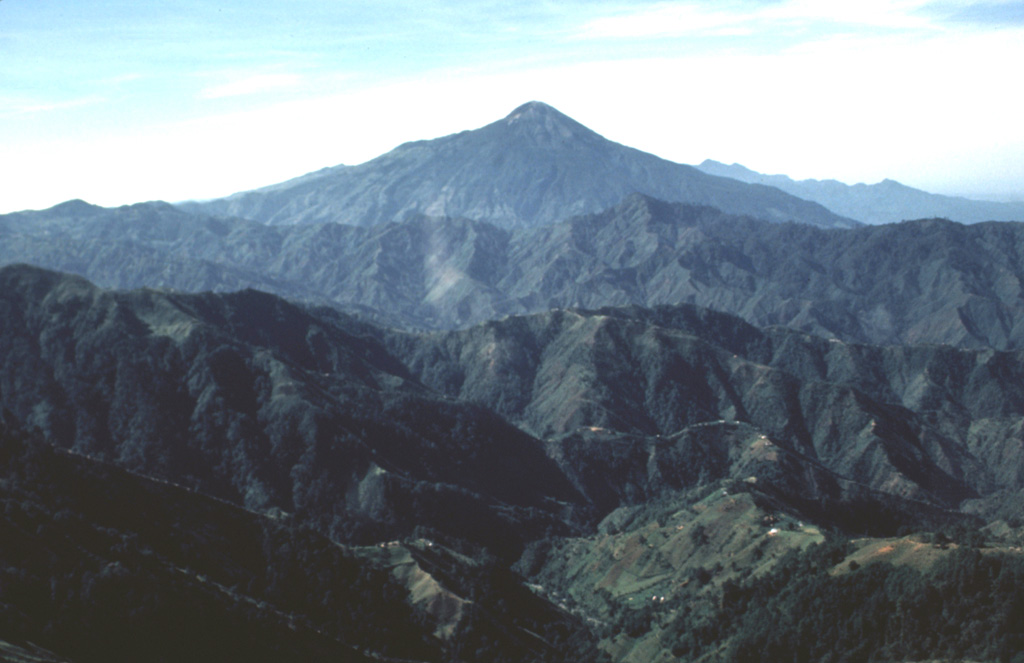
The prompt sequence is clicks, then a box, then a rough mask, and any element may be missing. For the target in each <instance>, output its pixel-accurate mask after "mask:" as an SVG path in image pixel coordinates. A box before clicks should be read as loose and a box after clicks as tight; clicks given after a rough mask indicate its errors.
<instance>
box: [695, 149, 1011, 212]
mask: <svg viewBox="0 0 1024 663" xmlns="http://www.w3.org/2000/svg"><path fill="white" fill-rule="evenodd" d="M697 168H699V169H700V170H701V172H704V173H707V174H708V175H718V176H719V177H731V178H732V179H734V180H738V181H740V182H747V183H749V184H764V185H766V186H772V187H775V188H776V189H779V190H780V191H785V192H786V193H788V194H791V195H794V196H796V197H798V198H803V199H804V200H813V201H814V202H816V203H819V204H820V205H822V206H824V207H827V208H828V209H830V210H832V211H833V212H835V213H836V214H840V215H842V216H845V217H848V218H851V219H856V220H857V221H860V222H861V223H872V224H878V223H898V222H900V221H906V220H908V219H923V218H942V219H949V220H951V221H958V222H960V223H979V222H982V221H1024V203H1019V202H1014V203H1000V202H993V201H987V200H971V199H969V198H962V197H958V196H940V195H938V194H934V193H928V192H926V191H921V190H920V189H914V188H913V187H909V186H906V185H904V184H900V183H899V182H897V181H895V180H890V179H886V180H883V181H881V182H879V183H877V184H854V185H852V186H851V185H848V184H843V183H842V182H837V181H836V180H793V179H792V178H790V177H787V176H786V175H764V174H762V173H758V172H755V171H753V170H750V169H749V168H745V167H744V166H741V165H740V164H737V163H734V164H732V165H726V164H724V163H719V162H718V161H713V160H711V159H707V160H705V161H703V162H702V163H701V164H700V165H698V166H697Z"/></svg>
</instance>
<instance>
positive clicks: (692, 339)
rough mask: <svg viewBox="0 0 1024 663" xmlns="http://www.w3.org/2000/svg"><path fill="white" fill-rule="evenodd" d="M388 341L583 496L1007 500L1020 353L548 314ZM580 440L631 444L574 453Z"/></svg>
mask: <svg viewBox="0 0 1024 663" xmlns="http://www.w3.org/2000/svg"><path fill="white" fill-rule="evenodd" d="M390 345H391V347H392V348H393V351H394V352H395V354H396V355H397V356H400V357H404V358H405V362H406V364H407V365H408V366H409V368H410V370H411V371H412V372H413V373H414V374H416V375H417V376H419V377H420V379H421V380H422V381H423V382H424V383H425V384H427V385H429V386H431V387H433V388H434V389H437V390H438V391H441V392H442V393H446V394H448V395H450V396H451V397H452V398H457V399H461V400H466V401H470V402H477V403H480V404H481V405H485V406H487V407H489V408H492V409H494V410H495V411H497V412H499V413H500V414H502V415H503V416H505V417H507V418H509V419H510V420H512V421H515V422H518V423H519V424H520V425H521V426H523V427H524V428H526V429H527V430H530V431H533V432H534V433H535V434H537V435H540V436H545V437H549V438H553V440H551V441H549V443H548V444H549V453H552V455H553V456H554V457H556V458H563V465H564V466H565V467H567V468H571V469H567V470H566V471H567V472H568V473H569V474H570V476H573V477H574V480H575V481H576V482H577V485H578V487H580V489H581V491H582V492H584V493H586V494H588V495H589V496H590V497H591V499H594V500H605V501H609V500H610V502H611V503H622V502H623V501H625V500H624V496H627V493H628V491H629V490H634V491H640V492H638V493H636V495H635V496H634V497H635V498H636V499H641V500H642V499H644V498H645V496H646V497H651V496H653V495H656V494H657V493H658V492H659V491H660V490H662V489H663V488H664V487H665V486H671V487H672V488H673V489H675V490H680V489H686V488H689V487H693V486H695V485H699V484H700V483H701V481H707V480H710V479H719V478H728V477H739V476H744V472H749V473H750V474H752V475H754V476H758V477H759V479H760V480H767V481H768V482H769V483H770V484H773V485H775V486H776V488H778V489H779V490H781V491H783V492H785V493H788V494H790V495H800V494H803V495H805V496H809V495H814V494H819V495H827V494H832V495H833V496H834V495H838V494H839V493H840V492H842V490H845V489H847V488H848V486H849V482H853V483H855V484H857V485H860V486H866V487H870V488H871V489H872V490H874V491H878V492H881V493H888V494H891V495H896V496H902V497H911V498H914V499H917V500H926V501H930V502H933V503H936V504H942V505H946V506H959V505H962V504H963V503H964V501H965V500H969V499H973V498H978V497H986V498H991V499H990V500H989V501H987V502H985V503H986V504H989V505H990V506H993V507H997V506H998V504H999V500H1000V499H1002V497H1001V496H1003V495H1005V494H1013V493H1016V492H1017V491H1020V490H1021V489H1022V488H1024V480H1022V478H1024V474H1022V468H1024V456H1021V455H1020V453H1019V451H1014V449H1016V448H1017V447H1019V434H1020V427H1021V425H1022V423H1024V390H1022V389H1021V386H1020V385H1021V384H1022V382H1024V356H1022V355H1021V354H1020V353H998V352H994V351H991V350H982V351H964V350H954V349H952V348H948V347H939V346H921V347H888V348H879V347H871V346H859V345H850V344H846V343H842V342H837V341H828V340H825V339H821V338H817V337H813V336H809V335H805V334H800V333H797V332H793V331H789V330H783V329H774V330H768V331H761V330H758V329H756V328H753V327H751V326H749V325H747V324H745V323H743V322H741V321H739V320H737V319H735V318H731V317H729V316H724V315H721V314H715V313H712V312H709V311H706V310H701V309H695V308H691V307H680V308H664V309H657V310H654V311H646V310H638V309H607V310H602V311H599V312H582V311H560V312H552V313H548V314H542V315H536V316H529V317H523V318H518V317H517V318H510V319H508V320H504V321H498V322H491V323H488V324H486V325H483V326H479V327H475V328H472V329H468V330H464V331H460V332H449V333H445V334H431V335H417V336H410V335H397V336H395V337H394V338H393V340H392V341H391V343H390ZM714 422H718V423H717V424H715V426H717V428H715V427H712V428H708V426H709V425H711V424H712V423H714ZM728 422H741V423H744V424H747V425H750V426H751V428H749V429H744V430H742V431H739V432H737V431H734V430H732V429H730V428H729V426H727V425H726V424H728ZM730 425H734V424H730ZM695 426H697V428H694V427H695ZM591 428H593V429H594V430H601V431H617V432H619V433H625V434H627V435H629V436H634V438H633V439H632V440H630V438H628V437H627V438H621V439H619V441H616V438H614V437H612V438H608V439H607V440H604V441H602V440H603V438H601V436H600V435H599V436H598V437H597V438H594V439H593V440H592V443H584V440H582V439H580V438H579V435H580V434H581V431H582V432H583V433H584V434H585V431H587V430H589V429H591ZM586 436H589V437H586ZM590 437H592V436H591V435H590V434H585V439H590ZM729 440H733V441H729ZM574 449H576V451H574ZM737 454H738V455H737ZM744 454H747V455H744ZM750 454H753V455H750ZM574 456H576V457H577V459H576V460H570V461H569V462H565V461H564V459H565V458H572V457H574ZM765 457H771V458H772V459H773V460H772V462H771V463H768V464H766V465H759V466H758V467H760V470H758V471H757V472H755V471H753V469H751V468H753V467H754V466H756V465H757V463H758V462H759V461H760V460H763V458H765ZM673 458H675V460H672V459H673ZM755 461H757V462H755ZM602 463H603V464H604V466H603V467H602V466H601V464H602ZM736 463H739V465H737V464H736ZM752 463H753V464H752ZM591 464H592V465H593V466H592V467H590V468H589V469H583V468H587V466H588V465H591ZM740 467H746V468H747V470H740V469H739V468H740ZM587 476H590V477H592V478H593V479H594V482H596V483H594V482H592V485H588V483H587V481H588V479H586V478H585V477H587ZM581 477H584V478H582V479H581ZM701 477H703V479H701ZM609 481H611V482H612V483H608V482H609ZM666 482H667V483H666ZM673 482H675V483H673ZM830 486H831V487H830Z"/></svg>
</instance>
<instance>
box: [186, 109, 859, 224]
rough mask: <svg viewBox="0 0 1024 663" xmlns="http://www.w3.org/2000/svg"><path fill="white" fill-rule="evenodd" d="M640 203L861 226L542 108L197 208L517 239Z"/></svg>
mask: <svg viewBox="0 0 1024 663" xmlns="http://www.w3.org/2000/svg"><path fill="white" fill-rule="evenodd" d="M633 193H640V194H644V195H648V196H653V197H655V198H659V199H662V200H667V201H669V202H684V203H693V204H699V205H709V206H712V207H717V208H719V209H721V210H723V211H726V212H729V213H733V214H744V215H749V216H754V217H757V218H761V219H766V220H769V221H797V222H801V223H808V224H812V225H817V226H822V227H850V226H854V225H856V222H854V221H851V220H850V219H846V218H843V217H841V216H838V215H836V214H834V213H832V212H830V211H828V210H827V209H825V208H824V207H822V206H820V205H818V204H816V203H810V202H807V201H804V200H801V199H799V198H796V197H794V196H791V195H788V194H786V193H783V192H781V191H779V190H778V189H774V188H772V187H766V186H760V185H755V184H746V183H742V182H737V181H735V180H732V179H729V178H724V177H715V176H712V175H706V174H704V173H702V172H700V171H699V170H697V169H696V168H693V167H692V166H685V165H682V164H678V163H673V162H671V161H666V160H665V159H661V158H659V157H656V156H654V155H652V154H648V153H645V152H641V151H639V150H635V149H632V148H629V147H625V146H623V145H620V144H618V143H615V142H612V141H610V140H607V139H605V138H603V137H602V136H600V135H599V134H597V133H595V132H593V131H591V130H590V129H588V128H587V127H585V126H583V125H582V124H580V123H579V122H576V121H575V120H573V119H571V118H569V117H567V116H566V115H563V114H562V113H560V112H559V111H557V110H555V109H554V108H552V107H551V106H548V105H547V104H544V103H541V102H539V101H531V102H529V103H527V104H523V105H522V106H519V107H518V108H516V109H515V110H514V111H512V112H511V113H510V114H509V115H507V116H506V117H504V118H502V119H501V120H498V121H497V122H493V123H491V124H488V125H487V126H484V127H481V128H479V129H475V130H472V131H463V132H460V133H457V134H453V135H450V136H444V137H441V138H436V139H433V140H423V141H415V142H411V143H405V144H404V145H400V146H399V147H397V148H395V149H394V150H392V151H391V152H388V153H387V154H384V155H382V156H380V157H377V158H376V159H373V160H371V161H368V162H366V163H364V164H360V165H358V166H348V167H346V166H336V167H334V168H327V169H324V170H321V171H318V172H315V173H310V174H308V175H304V176H302V177H299V178H296V179H294V180H290V181H288V182H284V183H281V184H277V185H273V186H270V187H267V188H264V189H258V190H256V191H250V192H245V193H239V194H235V195H233V196H230V197H228V198H224V199H220V200H214V201H209V202H205V203H190V204H188V207H190V208H192V209H195V210H200V211H204V212H208V213H213V214H225V215H233V216H240V217H244V218H248V219H254V220H257V221H262V222H265V223H271V224H294V223H308V222H338V223H344V224H349V225H356V226H366V225H376V224H379V223H386V222H388V221H394V220H401V219H404V218H408V217H409V216H413V215H417V214H427V215H431V216H453V217H466V218H470V219H474V220H479V221H486V222H489V223H492V224H495V225H497V226H500V227H503V228H517V227H533V226H541V225H548V224H551V223H555V222H558V221H561V220H563V219H565V218H567V217H570V216H574V215H578V214H588V213H594V212H598V211H600V210H603V209H607V208H608V207H611V206H613V205H615V204H617V203H618V202H619V201H621V200H622V199H623V198H625V197H626V196H628V195H630V194H633Z"/></svg>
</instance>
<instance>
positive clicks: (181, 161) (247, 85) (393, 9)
mask: <svg viewBox="0 0 1024 663" xmlns="http://www.w3.org/2000/svg"><path fill="white" fill-rule="evenodd" d="M1021 63H1024V3H1022V2H1020V0H1012V1H997V2H992V1H989V2H971V1H947V2H932V1H926V0H893V1H888V2H878V1H876V0H861V1H860V2H831V1H829V2H825V1H821V0H770V1H757V0H747V1H744V0H735V1H734V0H724V1H717V2H711V1H707V0H704V1H685V2H628V3H627V2H618V1H615V2H612V1H605V0H594V1H588V2H582V1H577V2H573V1H569V2H551V1H547V0H521V1H519V2H515V3H509V2H490V1H483V2H469V1H462V2H453V1H440V0H434V1H431V0H420V1H417V2H412V1H407V0H382V1H378V2H374V3H355V2H323V1H321V2H312V1H308V0H293V1H292V2H263V1H261V0H250V1H249V2H234V1H230V2H227V1H225V2H196V1H188V0H181V1H178V2H164V1H162V0H154V1H149V2H138V1H135V2H112V1H106V0H90V2H87V3H72V2H68V1H67V0H2V1H0V148H2V149H3V155H4V158H3V160H2V163H0V212H6V211H12V210H16V209H28V208H42V207H48V206H50V205H53V204H56V203H58V202H61V201H63V200H67V199H70V198H83V199H85V200H88V201H90V202H93V203H96V204H102V205H119V204H126V203H132V202H137V201H140V200H151V199H163V200H170V201H175V200H183V199H188V198H207V197H214V196H220V195H226V194H230V193H233V192H235V191H240V190H244V189H250V188H254V187H257V186H262V185H266V184H270V183H274V182H278V181H281V180H284V179H288V178H290V177H294V176H297V175H300V174H302V173H305V172H308V171H311V170H316V169H318V168H322V167H324V166H331V165H336V164H339V163H345V164H356V163H361V162H363V161H366V160H368V159H370V158H373V157H374V156H377V155H379V154H382V153H384V152H386V151H388V150H390V149H392V148H393V147H395V146H396V145H398V144H399V143H401V142H404V141H407V140H415V139H421V138H433V137H436V136H441V135H445V134H449V133H452V132H455V131H460V130H463V129H471V128H476V127H479V126H482V125H484V124H487V123H489V122H492V121H494V120H497V119H499V118H501V117H503V116H504V115H506V114H508V113H509V112H510V111H511V110H512V109H513V108H514V107H516V106H518V105H519V104H521V103H523V102H525V101H529V100H533V99H536V100H541V101H545V102H547V103H549V104H551V105H553V106H555V107H556V108H558V109H559V110H561V111H563V112H565V113H567V114H568V115H570V116H572V117H574V118H575V119H577V120H579V121H580V122H582V123H583V124H585V125H587V126H589V127H591V128H592V129H594V130H595V131H597V132H599V133H601V134H602V135H604V136H605V137H607V138H610V139H612V140H616V141H618V142H621V143H624V144H627V145H630V146H633V147H637V148H639V149H643V150H645V151H648V152H652V153H654V154H657V155H659V156H662V157H664V158H667V159H671V160H673V161H678V162H682V163H691V164H695V163H699V162H700V161H703V160H704V159H706V158H710V159H716V160H718V161H723V162H726V163H732V162H738V163H742V164H744V165H746V166H748V167H750V168H753V169H755V170H758V171H761V172H767V173H784V174H788V175H790V176H793V177H796V178H806V177H814V178H818V179H826V178H835V179H839V180H841V181H844V182H847V183H856V182H867V183H872V182H877V181H879V180H881V179H883V178H886V177H889V178H893V179H897V180H899V181H901V182H904V183H906V184H909V185H911V186H916V187H919V188H923V189H926V190H929V191H935V192H939V193H951V194H963V195H970V196H975V197H992V198H1004V199H1018V200H1022V199H1024V122H1021V120H1020V118H1021V117H1024V86H1022V85H1021V84H1020V82H1019V78H1020V74H1019V70H1020V66H1021Z"/></svg>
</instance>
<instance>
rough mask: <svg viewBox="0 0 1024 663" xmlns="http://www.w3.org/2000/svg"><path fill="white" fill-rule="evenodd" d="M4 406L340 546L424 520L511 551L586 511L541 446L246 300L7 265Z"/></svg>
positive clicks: (340, 340) (359, 346)
mask: <svg viewBox="0 0 1024 663" xmlns="http://www.w3.org/2000/svg"><path fill="white" fill-rule="evenodd" d="M0 404H2V406H3V407H4V408H7V410H9V411H10V412H11V413H12V415H13V416H14V417H15V418H16V420H17V421H20V422H24V424H25V425H26V426H28V427H31V428H34V429H37V430H39V431H40V432H41V434H43V435H45V436H46V438H47V439H48V440H49V441H51V442H52V443H54V444H56V445H58V446H60V447H64V448H69V449H73V450H74V451H75V452H77V453H80V454H86V455H89V456H90V457H95V458H97V459H102V460H105V461H110V462H115V463H117V464H118V465H120V466H121V467H124V468H126V469H129V470H132V471H135V472H140V473H144V474H147V475H150V476H155V477H159V478H162V479H168V480H172V481H175V482H176V483H180V484H182V485H185V486H188V487H190V488H194V489H196V490H198V491H201V492H204V493H206V494H210V495H214V496H218V497H222V498H224V499H227V500H229V501H231V502H233V503H236V504H241V505H244V506H246V507H248V508H253V509H260V510H267V509H280V510H283V511H285V512H289V513H295V514H296V515H297V517H298V518H300V520H301V521H302V522H305V523H308V524H316V525H318V526H319V527H321V528H323V530H324V531H326V532H330V533H331V534H332V535H334V536H336V537H338V538H342V539H351V540H366V539H367V538H369V539H370V540H373V539H376V538H378V537H383V536H387V535H389V534H400V533H409V532H411V531H412V529H413V528H414V527H417V526H421V527H426V528H428V529H429V528H436V529H437V530H438V531H439V532H442V533H443V532H448V533H455V532H457V534H458V535H459V537H461V538H464V539H468V540H471V541H476V542H477V543H480V544H487V545H490V546H494V547H496V548H498V549H505V550H507V551H508V554H514V551H515V549H516V546H518V545H520V543H521V541H522V540H523V538H528V537H529V536H532V534H530V532H533V531H535V530H536V529H543V528H548V527H555V528H559V527H563V526H565V525H564V523H565V522H568V521H571V520H572V518H569V519H566V515H567V514H566V511H565V509H566V508H567V507H568V508H570V510H571V509H572V508H573V507H572V506H571V505H573V504H575V505H576V506H577V507H581V506H582V505H581V504H580V499H579V498H578V496H577V494H576V493H575V491H574V490H573V489H572V487H571V486H570V484H569V483H568V481H567V480H566V479H565V478H564V476H563V475H562V474H561V472H560V471H559V470H558V468H557V467H556V466H555V464H554V463H553V462H552V461H550V460H549V459H548V458H547V457H546V455H545V452H544V449H543V448H542V446H541V444H540V443H539V441H537V440H535V439H533V438H531V437H529V436H527V435H525V434H523V433H522V432H521V431H519V430H517V429H515V428H513V427H512V426H510V425H509V424H507V423H506V422H505V421H503V420H501V419H500V418H498V417H497V416H495V415H494V414H492V413H490V412H488V411H486V410H483V409H481V408H479V407H475V406H467V405H462V404H458V403H452V402H449V401H446V400H445V399H443V398H441V397H439V396H436V395H434V394H431V393H430V392H429V391H428V390H426V389H425V388H423V387H422V386H420V385H419V384H418V383H417V382H416V381H415V380H414V379H412V378H411V376H410V375H409V374H408V372H407V371H406V369H405V368H404V367H403V366H402V365H401V364H400V363H399V362H397V361H395V360H394V359H392V358H391V357H390V356H389V355H388V353H387V352H386V351H385V350H384V349H383V348H382V347H381V346H380V344H379V343H377V342H375V341H373V340H372V339H366V338H357V337H355V336H352V335H350V334H348V333H346V332H344V331H342V330H341V329H340V328H338V327H336V326H333V325H331V324H329V323H325V322H322V321H320V320H318V319H317V318H315V317H313V316H311V315H310V314H309V313H308V312H305V311H304V310H302V309H300V308H298V307H296V306H294V305H291V304H289V303H287V302H285V301H284V300H281V299H278V298H276V297H272V296H269V295H264V294H261V293H257V292H254V291H244V292H240V293H236V294H232V295H225V296H217V295H198V296H196V295H171V294H163V293H157V292H153V291H135V292H130V293H113V292H107V291H101V290H98V289H97V288H95V287H94V286H92V285H90V284H89V283H87V282H86V281H84V280H82V279H80V278H77V277H69V276H63V275H58V274H55V273H52V272H45V271H42V270H39V269H37V268H30V267H24V266H22V267H8V268H4V269H3V270H0ZM460 520H461V522H460ZM453 530H454V531H453Z"/></svg>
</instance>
